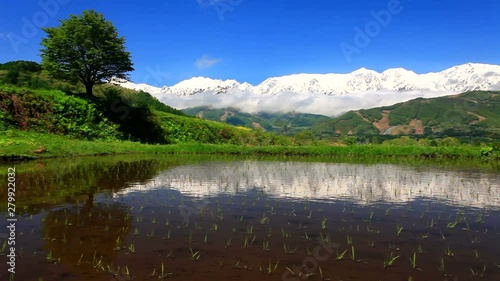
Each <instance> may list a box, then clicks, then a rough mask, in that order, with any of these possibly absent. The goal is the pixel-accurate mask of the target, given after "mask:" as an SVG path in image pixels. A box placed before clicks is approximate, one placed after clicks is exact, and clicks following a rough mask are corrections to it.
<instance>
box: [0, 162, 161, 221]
mask: <svg viewBox="0 0 500 281" xmlns="http://www.w3.org/2000/svg"><path fill="white" fill-rule="evenodd" d="M52 164H54V163H52ZM67 164H68V163H64V162H62V163H61V164H60V165H59V166H58V165H56V167H51V169H49V170H45V169H43V168H42V169H34V170H33V171H30V172H27V173H17V174H16V187H17V189H16V196H17V197H18V198H19V199H20V200H21V201H19V202H17V205H18V206H21V205H24V204H27V205H30V207H31V208H30V209H33V208H34V209H39V208H46V207H50V206H52V205H54V204H60V203H63V202H76V201H78V200H80V201H82V200H86V199H87V197H88V196H89V195H90V194H94V193H95V192H97V190H99V191H117V190H120V189H123V188H126V187H127V185H128V184H130V183H139V184H144V183H146V182H147V181H148V180H150V179H152V178H153V177H155V176H156V174H157V173H158V172H159V171H160V170H162V169H165V168H166V166H167V167H168V166H169V165H168V164H167V165H165V164H166V163H162V162H160V161H155V160H142V161H134V162H124V161H114V162H99V161H94V162H85V163H82V164H81V165H75V166H70V167H68V166H66V165H67ZM5 185H6V184H5ZM6 191H7V189H5V190H0V199H1V198H4V199H5V200H3V201H2V202H6V201H7V199H6V198H7V193H6ZM90 197H93V195H92V196H90ZM22 210H24V209H22ZM28 211H29V210H28ZM32 211H33V212H35V213H36V210H32Z"/></svg>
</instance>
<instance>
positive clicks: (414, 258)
mask: <svg viewBox="0 0 500 281" xmlns="http://www.w3.org/2000/svg"><path fill="white" fill-rule="evenodd" d="M408 259H409V260H410V263H411V268H412V269H413V270H415V269H419V268H418V267H417V253H416V252H413V256H412V257H411V258H408Z"/></svg>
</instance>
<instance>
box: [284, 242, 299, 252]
mask: <svg viewBox="0 0 500 281" xmlns="http://www.w3.org/2000/svg"><path fill="white" fill-rule="evenodd" d="M298 248H299V246H297V247H295V248H293V249H292V248H291V247H290V246H288V245H287V244H286V243H283V250H284V251H285V254H286V255H292V254H295V252H296V251H297V249H298Z"/></svg>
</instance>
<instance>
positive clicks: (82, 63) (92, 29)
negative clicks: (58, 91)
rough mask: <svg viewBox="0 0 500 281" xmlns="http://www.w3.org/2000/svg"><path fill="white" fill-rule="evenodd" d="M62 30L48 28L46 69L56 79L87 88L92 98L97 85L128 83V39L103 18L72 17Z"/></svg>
mask: <svg viewBox="0 0 500 281" xmlns="http://www.w3.org/2000/svg"><path fill="white" fill-rule="evenodd" d="M60 22H61V25H60V26H58V27H49V28H44V29H43V30H44V31H45V32H46V33H47V37H45V38H43V39H42V46H43V48H42V49H41V50H40V51H41V55H40V56H41V57H42V66H43V68H44V69H46V70H47V71H48V72H49V73H50V74H51V75H52V76H54V77H57V78H60V79H66V80H69V81H72V82H76V81H80V82H82V83H83V84H84V85H85V88H86V92H87V94H88V95H92V88H93V86H94V85H96V84H99V83H102V82H104V81H106V80H108V79H110V78H111V77H118V78H122V79H128V75H127V74H126V73H127V72H129V71H133V70H134V68H133V67H132V66H133V63H132V61H131V58H130V53H129V52H128V51H127V50H126V48H125V38H124V37H120V36H119V35H118V31H117V30H116V28H115V27H114V26H113V24H112V23H111V22H110V21H107V20H106V19H104V16H103V15H102V14H99V13H97V12H96V11H94V10H89V11H84V12H83V15H81V16H75V15H71V16H70V18H69V19H66V20H61V21H60Z"/></svg>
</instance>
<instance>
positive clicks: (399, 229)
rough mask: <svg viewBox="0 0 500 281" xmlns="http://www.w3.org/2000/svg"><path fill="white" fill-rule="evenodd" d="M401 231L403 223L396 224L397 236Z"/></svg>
mask: <svg viewBox="0 0 500 281" xmlns="http://www.w3.org/2000/svg"><path fill="white" fill-rule="evenodd" d="M401 231H403V226H402V225H396V236H397V237H399V235H400V234H401Z"/></svg>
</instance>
